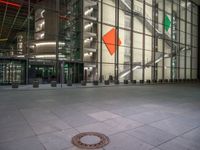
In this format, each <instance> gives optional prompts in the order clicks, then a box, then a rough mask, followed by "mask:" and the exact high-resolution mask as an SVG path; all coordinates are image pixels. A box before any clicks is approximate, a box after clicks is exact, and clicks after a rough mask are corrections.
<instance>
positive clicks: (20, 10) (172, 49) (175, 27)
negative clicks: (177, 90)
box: [0, 0, 199, 84]
mask: <svg viewBox="0 0 200 150" xmlns="http://www.w3.org/2000/svg"><path fill="white" fill-rule="evenodd" d="M198 12H199V10H198V5H196V4H195V3H193V2H191V1H189V0H56V1H55V0H28V1H23V0H21V1H20V2H19V1H14V0H13V1H12V3H9V4H8V3H2V11H0V16H1V17H0V25H1V32H0V65H1V64H2V65H1V66H5V65H4V64H6V66H9V65H11V64H12V65H13V64H14V65H15V66H17V68H18V69H17V70H20V71H17V72H22V73H21V75H20V77H21V78H20V79H19V80H20V83H22V84H23V83H32V81H33V80H35V79H37V80H39V81H40V82H41V83H49V82H50V81H51V80H57V81H58V82H61V81H62V82H68V81H70V80H72V82H75V83H79V82H80V81H81V80H86V81H87V82H92V81H94V80H100V81H101V82H103V81H104V80H118V81H120V82H122V81H123V80H137V81H139V80H144V81H146V80H164V79H168V80H169V79H197V74H198V54H199V53H198V51H199V47H198V43H199V41H198V32H199V31H198V30H199V19H198V18H199V14H198ZM5 57H6V58H7V57H8V58H14V59H15V60H18V62H20V63H21V64H22V65H20V66H21V67H19V66H18V62H16V61H12V62H8V61H7V63H5V61H4V60H3V59H5ZM22 60H23V61H22ZM1 68H4V70H5V69H6V67H1ZM20 68H21V69H20ZM1 70H2V69H1ZM8 70H9V69H8ZM4 72H5V71H4ZM6 72H7V71H6ZM0 73H1V74H0V84H4V83H12V82H13V81H14V80H13V79H12V80H11V79H9V81H7V79H6V80H5V78H7V77H3V76H5V73H3V71H1V72H0ZM6 76H9V75H6ZM21 80H22V81H21ZM17 81H18V80H17Z"/></svg>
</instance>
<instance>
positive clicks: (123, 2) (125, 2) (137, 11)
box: [113, 0, 186, 78]
mask: <svg viewBox="0 0 200 150" xmlns="http://www.w3.org/2000/svg"><path fill="white" fill-rule="evenodd" d="M113 2H115V0H113ZM119 5H120V7H121V9H122V10H125V13H129V14H130V12H131V13H133V14H134V16H135V17H137V19H138V20H139V21H140V22H142V23H143V18H144V17H143V9H142V8H140V7H139V6H137V5H134V8H133V10H131V0H120V3H119ZM151 20H152V18H151V17H149V16H148V14H145V27H146V28H147V29H148V30H149V31H151V32H152V29H155V31H156V36H157V37H161V38H163V39H166V40H165V42H166V43H167V45H168V46H170V47H172V46H173V47H177V44H176V43H173V42H171V41H170V40H171V37H170V35H169V34H166V33H165V34H162V32H161V31H159V30H158V29H157V28H155V27H154V25H153V24H152V21H151ZM184 50H186V49H185V48H180V49H179V50H178V51H179V52H181V51H184ZM176 53H177V52H174V53H171V54H163V53H160V52H156V59H155V61H149V62H147V63H146V64H145V65H144V66H142V64H141V63H139V64H140V65H139V64H135V63H134V64H133V67H132V71H134V70H136V69H139V68H142V67H150V66H153V65H154V64H155V63H158V62H160V61H161V60H162V59H163V58H169V57H174V56H176ZM130 72H131V71H130V68H127V69H125V70H123V71H122V72H120V73H119V78H123V77H125V76H127V75H129V74H130Z"/></svg>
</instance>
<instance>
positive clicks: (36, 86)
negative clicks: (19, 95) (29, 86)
mask: <svg viewBox="0 0 200 150" xmlns="http://www.w3.org/2000/svg"><path fill="white" fill-rule="evenodd" d="M33 88H39V81H38V80H34V81H33Z"/></svg>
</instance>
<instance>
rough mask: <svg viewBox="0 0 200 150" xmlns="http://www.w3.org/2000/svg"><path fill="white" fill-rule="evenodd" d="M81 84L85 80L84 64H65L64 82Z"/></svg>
mask: <svg viewBox="0 0 200 150" xmlns="http://www.w3.org/2000/svg"><path fill="white" fill-rule="evenodd" d="M69 80H70V81H72V83H80V82H81V80H83V64H81V63H68V62H66V63H65V64H64V82H65V83H67V81H69Z"/></svg>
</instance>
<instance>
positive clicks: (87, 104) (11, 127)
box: [0, 83, 200, 150]
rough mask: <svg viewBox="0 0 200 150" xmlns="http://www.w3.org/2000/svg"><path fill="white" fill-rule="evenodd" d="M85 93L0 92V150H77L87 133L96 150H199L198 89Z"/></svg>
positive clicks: (188, 86) (178, 86) (94, 90)
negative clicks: (76, 142) (101, 137)
mask: <svg viewBox="0 0 200 150" xmlns="http://www.w3.org/2000/svg"><path fill="white" fill-rule="evenodd" d="M89 87H90V88H79V87H78V86H74V87H71V88H70V87H64V88H60V87H57V88H53V89H52V88H50V87H48V86H47V85H42V87H40V88H39V89H37V90H36V89H32V88H31V86H30V85H29V86H22V87H20V88H19V89H11V88H10V86H7V87H5V86H4V87H1V88H0V150H80V149H79V148H76V147H75V146H73V144H72V143H71V138H72V137H73V136H74V135H76V134H78V133H80V132H88V131H92V132H100V133H104V134H106V135H107V136H108V137H109V138H110V143H109V144H108V145H107V146H105V147H103V148H102V149H99V150H199V149H200V142H199V141H200V84H194V83H193V84H163V85H161V84H158V85H147V86H110V87H107V88H106V87H104V86H103V85H102V86H99V87H100V88H96V87H94V86H92V85H89Z"/></svg>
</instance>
